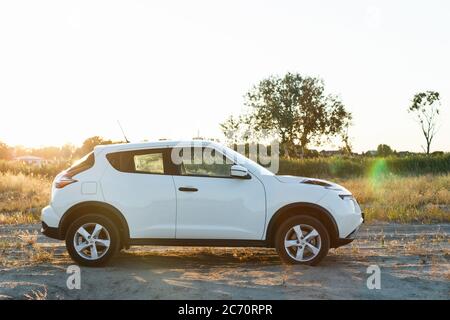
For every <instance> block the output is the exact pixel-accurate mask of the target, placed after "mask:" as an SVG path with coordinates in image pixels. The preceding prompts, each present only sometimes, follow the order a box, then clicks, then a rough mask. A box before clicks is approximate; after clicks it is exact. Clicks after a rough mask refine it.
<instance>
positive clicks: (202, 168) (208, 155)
mask: <svg viewBox="0 0 450 320" xmlns="http://www.w3.org/2000/svg"><path fill="white" fill-rule="evenodd" d="M194 149H195V148H191V152H190V154H189V153H186V152H184V151H185V149H183V152H182V163H181V165H180V174H181V175H188V176H208V177H230V172H231V166H232V165H233V163H232V162H230V160H228V159H227V158H226V157H225V156H224V155H222V154H221V153H220V152H218V151H217V150H214V149H211V148H202V149H200V150H201V151H200V150H199V148H197V150H194ZM196 151H197V152H196Z"/></svg>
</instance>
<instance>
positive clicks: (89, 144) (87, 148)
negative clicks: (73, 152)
mask: <svg viewBox="0 0 450 320" xmlns="http://www.w3.org/2000/svg"><path fill="white" fill-rule="evenodd" d="M111 143H113V142H112V141H111V140H105V139H103V138H102V137H99V136H93V137H90V138H87V139H86V140H84V142H83V145H82V146H81V147H80V148H79V149H78V151H77V155H78V156H84V155H85V154H88V153H89V152H91V151H92V150H94V147H95V146H98V145H102V144H111Z"/></svg>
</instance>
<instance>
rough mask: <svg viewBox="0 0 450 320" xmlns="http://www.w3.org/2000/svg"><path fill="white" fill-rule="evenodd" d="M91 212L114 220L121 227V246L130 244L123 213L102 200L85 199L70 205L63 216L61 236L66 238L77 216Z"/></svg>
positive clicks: (128, 230) (60, 229) (60, 225)
mask: <svg viewBox="0 0 450 320" xmlns="http://www.w3.org/2000/svg"><path fill="white" fill-rule="evenodd" d="M89 213H96V214H101V215H104V216H105V217H107V218H109V219H111V220H112V222H113V223H114V224H116V225H117V227H118V228H119V233H120V239H121V247H126V246H128V243H129V241H130V229H129V227H128V223H127V220H126V219H125V217H124V216H123V214H122V213H121V212H120V210H118V209H117V208H116V207H114V206H112V205H110V204H108V203H105V202H101V201H85V202H80V203H77V204H76V205H74V206H72V207H70V208H69V209H68V210H67V211H66V212H65V213H64V214H63V216H62V218H61V222H60V224H59V236H60V238H61V239H64V238H65V236H66V233H67V231H68V229H69V226H70V224H71V223H72V222H74V221H75V220H76V219H77V218H79V217H82V216H83V215H86V214H89Z"/></svg>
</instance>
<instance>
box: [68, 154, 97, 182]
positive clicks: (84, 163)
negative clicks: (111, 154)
mask: <svg viewBox="0 0 450 320" xmlns="http://www.w3.org/2000/svg"><path fill="white" fill-rule="evenodd" d="M94 163H95V157H94V152H91V153H88V154H87V155H85V156H84V157H83V158H81V159H80V160H78V161H77V162H75V163H74V164H73V165H72V166H71V167H70V168H69V169H67V174H68V175H69V176H71V177H73V176H74V175H76V174H79V173H81V172H83V171H86V170H88V169H90V168H92V167H93V166H94Z"/></svg>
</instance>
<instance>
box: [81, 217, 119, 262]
mask: <svg viewBox="0 0 450 320" xmlns="http://www.w3.org/2000/svg"><path fill="white" fill-rule="evenodd" d="M73 245H74V247H75V251H76V252H77V253H78V255H80V256H81V257H82V258H84V259H87V260H98V259H100V258H102V257H103V256H104V255H105V254H106V253H107V252H108V250H109V247H110V246H111V237H110V235H109V232H108V230H107V229H106V228H105V227H104V226H102V225H101V224H99V223H85V224H84V225H82V226H81V227H80V228H78V230H77V231H76V232H75V235H74V237H73Z"/></svg>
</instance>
